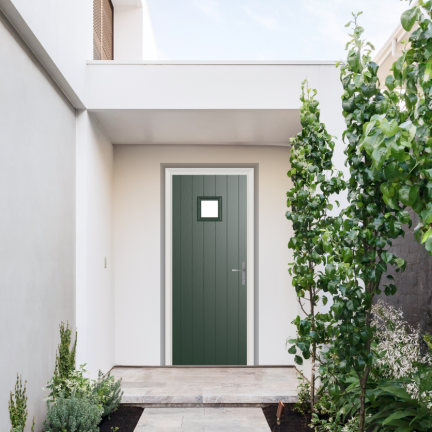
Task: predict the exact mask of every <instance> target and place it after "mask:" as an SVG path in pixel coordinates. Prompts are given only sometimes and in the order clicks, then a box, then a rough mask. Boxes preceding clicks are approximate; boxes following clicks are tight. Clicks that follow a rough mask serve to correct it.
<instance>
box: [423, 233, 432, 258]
mask: <svg viewBox="0 0 432 432" xmlns="http://www.w3.org/2000/svg"><path fill="white" fill-rule="evenodd" d="M425 248H426V250H427V251H428V252H429V253H430V254H431V255H432V237H429V238H428V239H427V240H426V244H425Z"/></svg>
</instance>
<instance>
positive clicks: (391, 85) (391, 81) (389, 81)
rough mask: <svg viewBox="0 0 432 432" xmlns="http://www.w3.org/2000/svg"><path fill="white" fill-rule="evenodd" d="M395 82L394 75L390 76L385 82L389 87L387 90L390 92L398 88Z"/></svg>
mask: <svg viewBox="0 0 432 432" xmlns="http://www.w3.org/2000/svg"><path fill="white" fill-rule="evenodd" d="M394 82H395V79H394V77H393V75H389V76H388V77H387V78H386V80H385V85H386V86H387V88H388V89H389V90H390V91H393V90H394V88H395V87H396V85H395V83H394Z"/></svg>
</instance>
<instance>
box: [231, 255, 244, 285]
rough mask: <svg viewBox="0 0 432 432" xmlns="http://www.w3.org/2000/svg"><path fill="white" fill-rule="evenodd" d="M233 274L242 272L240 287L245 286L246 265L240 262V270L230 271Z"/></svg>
mask: <svg viewBox="0 0 432 432" xmlns="http://www.w3.org/2000/svg"><path fill="white" fill-rule="evenodd" d="M232 271H233V272H242V285H246V263H245V262H244V261H243V262H242V268H241V269H232Z"/></svg>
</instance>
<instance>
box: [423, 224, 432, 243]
mask: <svg viewBox="0 0 432 432" xmlns="http://www.w3.org/2000/svg"><path fill="white" fill-rule="evenodd" d="M431 234H432V228H429V229H428V230H427V231H426V232H425V233H424V234H423V236H422V238H421V243H422V244H423V243H424V242H425V241H426V240H427V239H428V238H429V237H430V235H431Z"/></svg>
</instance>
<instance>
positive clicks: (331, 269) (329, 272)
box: [325, 264, 336, 279]
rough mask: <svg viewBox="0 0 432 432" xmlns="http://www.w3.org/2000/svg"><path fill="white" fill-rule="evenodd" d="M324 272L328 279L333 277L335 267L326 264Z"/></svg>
mask: <svg viewBox="0 0 432 432" xmlns="http://www.w3.org/2000/svg"><path fill="white" fill-rule="evenodd" d="M325 273H326V275H327V276H328V278H329V279H333V278H334V277H335V276H336V268H335V266H334V265H333V264H328V265H326V268H325Z"/></svg>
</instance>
